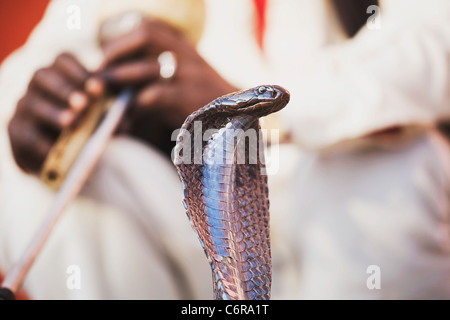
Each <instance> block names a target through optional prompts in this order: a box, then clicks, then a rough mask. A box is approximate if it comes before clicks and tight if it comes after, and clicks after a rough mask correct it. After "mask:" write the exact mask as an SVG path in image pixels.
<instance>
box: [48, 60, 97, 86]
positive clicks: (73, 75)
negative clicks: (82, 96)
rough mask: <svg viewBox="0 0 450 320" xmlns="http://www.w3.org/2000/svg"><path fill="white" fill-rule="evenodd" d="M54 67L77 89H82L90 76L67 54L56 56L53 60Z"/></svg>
mask: <svg viewBox="0 0 450 320" xmlns="http://www.w3.org/2000/svg"><path fill="white" fill-rule="evenodd" d="M54 67H55V68H56V69H58V70H59V71H61V72H62V73H63V74H64V75H65V76H66V78H67V79H69V80H70V82H71V83H72V84H74V85H75V86H76V87H77V88H79V89H82V88H84V85H85V83H86V81H87V80H88V78H89V75H90V74H89V72H88V71H87V70H86V68H85V67H84V66H83V65H82V64H81V63H80V62H79V61H78V60H77V59H76V58H75V57H74V56H73V55H71V54H69V53H62V54H60V55H58V57H56V59H55V62H54Z"/></svg>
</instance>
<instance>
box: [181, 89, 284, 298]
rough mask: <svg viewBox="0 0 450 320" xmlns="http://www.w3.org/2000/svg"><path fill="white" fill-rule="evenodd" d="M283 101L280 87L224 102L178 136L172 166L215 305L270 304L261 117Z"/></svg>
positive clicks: (194, 117)
mask: <svg viewBox="0 0 450 320" xmlns="http://www.w3.org/2000/svg"><path fill="white" fill-rule="evenodd" d="M289 97H290V96H289V93H288V92H287V91H286V90H285V89H283V88H282V87H279V86H258V87H255V88H252V89H248V90H244V91H239V92H234V93H231V94H228V95H225V96H222V97H220V98H217V99H216V100H214V101H212V102H211V103H209V104H207V105H206V106H204V107H203V108H201V109H199V110H197V111H195V112H194V113H192V114H191V115H190V116H188V117H187V118H186V120H185V122H184V123H183V125H182V127H181V130H180V132H179V134H178V136H177V141H176V146H175V149H174V157H173V160H174V164H175V166H176V167H177V171H178V174H179V176H180V179H181V181H182V183H183V186H184V199H183V204H184V206H185V209H186V213H187V216H188V218H189V220H190V222H191V225H192V227H193V229H194V230H195V231H196V233H197V235H198V238H199V240H200V243H201V245H202V247H203V249H204V251H205V254H206V257H207V258H208V261H209V263H210V266H211V269H212V275H213V289H214V297H215V299H224V300H228V299H232V300H237V299H239V300H242V299H245V300H253V299H270V293H271V283H272V259H271V251H270V226H269V199H268V192H269V191H268V184H267V176H266V175H265V174H264V169H265V167H264V159H263V152H262V151H263V150H262V149H263V145H262V144H261V143H260V139H259V131H260V124H259V118H260V117H263V116H266V115H268V114H270V113H273V112H276V111H279V110H281V109H282V108H284V107H285V106H286V104H287V103H288V102H289ZM197 131H200V135H199V134H198V132H197ZM252 132H253V133H256V136H257V137H258V139H256V143H255V139H253V140H252V139H251V137H255V135H253V136H252V135H251V133H252ZM249 133H250V134H249ZM199 137H200V139H198V138H199ZM240 146H243V147H240Z"/></svg>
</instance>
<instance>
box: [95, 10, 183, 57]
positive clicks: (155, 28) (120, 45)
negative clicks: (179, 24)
mask: <svg viewBox="0 0 450 320" xmlns="http://www.w3.org/2000/svg"><path fill="white" fill-rule="evenodd" d="M182 39H183V38H182V36H181V34H180V33H179V32H178V31H177V30H176V29H174V28H173V27H171V26H170V25H168V24H167V23H165V22H162V21H159V20H156V19H152V20H146V21H144V22H143V23H141V25H140V26H139V27H138V28H136V29H135V30H132V31H131V32H129V33H127V34H125V35H122V36H119V37H117V38H116V39H113V40H111V41H109V42H108V43H107V44H106V45H105V46H104V47H103V51H104V55H105V64H106V65H108V64H112V63H113V62H115V61H118V60H120V59H122V58H125V57H129V56H132V55H135V54H136V53H137V52H139V51H142V50H144V49H151V51H153V52H154V53H160V52H162V51H166V50H171V51H175V52H176V51H178V50H179V49H180V48H181V45H182V44H183V43H184V41H182Z"/></svg>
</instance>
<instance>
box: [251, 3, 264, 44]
mask: <svg viewBox="0 0 450 320" xmlns="http://www.w3.org/2000/svg"><path fill="white" fill-rule="evenodd" d="M253 3H254V5H255V11H256V40H257V41H258V45H259V47H260V48H261V49H264V34H265V32H266V8H267V0H253Z"/></svg>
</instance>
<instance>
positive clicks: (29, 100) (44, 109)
mask: <svg viewBox="0 0 450 320" xmlns="http://www.w3.org/2000/svg"><path fill="white" fill-rule="evenodd" d="M17 108H18V109H19V110H26V112H27V114H26V116H27V117H28V118H30V119H33V120H34V121H35V122H36V123H39V124H42V125H43V126H49V127H51V128H52V129H57V130H61V129H63V128H66V127H68V126H70V125H71V124H72V123H73V122H74V120H75V117H76V114H75V113H74V112H73V111H72V110H71V109H68V108H61V106H59V105H58V104H56V103H54V102H53V101H52V100H49V99H45V98H44V97H42V96H41V95H39V94H35V93H30V94H29V95H28V96H27V97H26V98H24V99H22V100H20V101H19V103H18V105H17Z"/></svg>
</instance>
